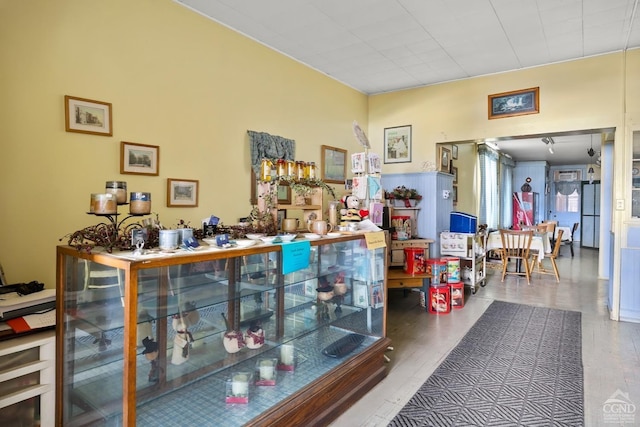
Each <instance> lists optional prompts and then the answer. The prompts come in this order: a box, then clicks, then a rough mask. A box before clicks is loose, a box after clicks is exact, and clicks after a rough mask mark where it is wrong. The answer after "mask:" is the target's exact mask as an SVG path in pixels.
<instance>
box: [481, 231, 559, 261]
mask: <svg viewBox="0 0 640 427" xmlns="http://www.w3.org/2000/svg"><path fill="white" fill-rule="evenodd" d="M493 249H502V239H501V238H500V232H499V231H494V232H492V233H489V237H487V250H488V251H490V250H493ZM529 250H531V251H533V250H536V251H538V261H542V260H543V259H544V254H545V253H548V252H551V242H550V241H549V235H548V234H547V233H539V234H538V233H536V234H534V235H533V239H531V246H529Z"/></svg>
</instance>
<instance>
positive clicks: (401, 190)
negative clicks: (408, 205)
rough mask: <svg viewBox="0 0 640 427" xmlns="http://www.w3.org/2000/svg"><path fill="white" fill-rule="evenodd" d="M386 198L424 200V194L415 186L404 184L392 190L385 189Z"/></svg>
mask: <svg viewBox="0 0 640 427" xmlns="http://www.w3.org/2000/svg"><path fill="white" fill-rule="evenodd" d="M385 198H387V199H395V200H409V199H415V200H422V196H421V195H420V194H419V193H418V190H416V189H415V188H407V187H405V186H404V185H402V186H398V187H396V188H394V189H393V190H392V191H385Z"/></svg>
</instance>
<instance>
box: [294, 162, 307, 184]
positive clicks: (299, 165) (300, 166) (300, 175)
mask: <svg viewBox="0 0 640 427" xmlns="http://www.w3.org/2000/svg"><path fill="white" fill-rule="evenodd" d="M305 165H306V164H305V162H303V161H297V162H296V178H297V179H298V180H301V179H304V167H305Z"/></svg>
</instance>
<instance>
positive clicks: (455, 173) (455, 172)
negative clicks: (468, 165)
mask: <svg viewBox="0 0 640 427" xmlns="http://www.w3.org/2000/svg"><path fill="white" fill-rule="evenodd" d="M451 174H452V175H453V183H454V184H457V183H458V168H456V167H452V168H451Z"/></svg>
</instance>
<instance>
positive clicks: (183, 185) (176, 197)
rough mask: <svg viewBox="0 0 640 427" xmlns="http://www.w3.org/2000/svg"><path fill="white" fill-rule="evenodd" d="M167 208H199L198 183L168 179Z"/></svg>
mask: <svg viewBox="0 0 640 427" xmlns="http://www.w3.org/2000/svg"><path fill="white" fill-rule="evenodd" d="M167 206H168V207H170V208H172V207H183V208H195V207H197V206H198V181H197V180H191V179H174V178H168V179H167Z"/></svg>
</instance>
